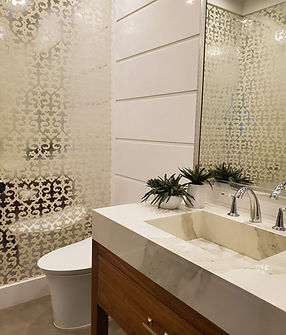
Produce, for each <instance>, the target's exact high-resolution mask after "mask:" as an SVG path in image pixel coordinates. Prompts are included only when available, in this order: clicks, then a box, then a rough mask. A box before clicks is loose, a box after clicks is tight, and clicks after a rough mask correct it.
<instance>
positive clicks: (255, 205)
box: [235, 186, 262, 223]
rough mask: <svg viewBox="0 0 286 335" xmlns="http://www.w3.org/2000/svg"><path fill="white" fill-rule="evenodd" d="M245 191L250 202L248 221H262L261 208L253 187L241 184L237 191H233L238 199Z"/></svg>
mask: <svg viewBox="0 0 286 335" xmlns="http://www.w3.org/2000/svg"><path fill="white" fill-rule="evenodd" d="M246 193H247V195H248V197H249V204H250V222H253V223H259V222H261V221H262V218H261V209H260V204H259V200H258V198H257V196H256V194H255V193H254V191H253V189H252V188H250V187H249V186H243V187H241V188H240V189H239V190H237V192H236V193H235V197H236V198H238V199H242V198H243V197H244V195H245V194H246Z"/></svg>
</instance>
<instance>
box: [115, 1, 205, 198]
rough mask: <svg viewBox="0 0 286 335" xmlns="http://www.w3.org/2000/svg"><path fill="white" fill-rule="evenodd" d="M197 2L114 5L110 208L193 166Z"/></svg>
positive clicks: (198, 2)
mask: <svg viewBox="0 0 286 335" xmlns="http://www.w3.org/2000/svg"><path fill="white" fill-rule="evenodd" d="M200 3H201V0H193V1H190V0H154V1H147V0H114V8H115V11H116V14H115V21H114V37H115V38H114V43H113V53H114V66H113V91H114V92H113V97H114V101H113V111H112V124H113V126H112V127H113V160H112V204H120V203H127V202H137V201H140V198H141V196H142V195H143V193H144V192H145V190H146V187H145V183H146V180H147V179H149V178H152V177H156V176H158V175H163V174H164V173H167V174H169V175H170V174H171V173H174V172H177V171H178V167H184V166H192V163H193V152H194V133H195V114H196V100H197V89H198V60H199V48H200V45H199V42H200V10H201V9H200Z"/></svg>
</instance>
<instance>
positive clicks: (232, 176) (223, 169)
mask: <svg viewBox="0 0 286 335" xmlns="http://www.w3.org/2000/svg"><path fill="white" fill-rule="evenodd" d="M212 173H213V177H214V178H215V180H216V181H218V182H229V183H230V185H232V186H235V184H243V185H250V184H252V181H251V179H250V178H249V177H248V176H246V174H245V172H244V171H243V169H242V168H234V167H232V165H231V164H226V163H221V164H217V165H216V166H215V167H214V169H213V170H212Z"/></svg>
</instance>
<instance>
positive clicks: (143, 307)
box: [91, 241, 226, 335]
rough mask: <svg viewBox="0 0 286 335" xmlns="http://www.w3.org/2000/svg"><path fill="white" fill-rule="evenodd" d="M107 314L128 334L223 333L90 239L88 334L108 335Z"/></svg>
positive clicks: (206, 334)
mask: <svg viewBox="0 0 286 335" xmlns="http://www.w3.org/2000/svg"><path fill="white" fill-rule="evenodd" d="M108 316H111V317H112V318H113V319H114V320H115V321H116V322H117V323H118V324H119V325H120V327H121V328H122V329H123V330H124V331H125V332H126V333H127V334H128V335H203V334H204V335H226V333H225V332H224V331H223V330H222V329H220V328H219V327H217V326H216V325H215V324H213V323H212V322H211V321H209V320H207V319H206V318H205V317H203V316H202V315H201V314H199V313H198V312H196V311H195V310H193V309H192V308H190V307H189V306H187V305H186V304H184V303H183V302H182V301H180V300H179V299H177V298H176V297H174V296H173V295H172V294H170V293H169V292H167V291H166V290H164V289H163V288H162V287H160V286H159V285H158V284H156V283H154V282H153V281H152V280H150V279H149V278H147V277H145V276H144V275H143V274H142V273H140V272H139V271H137V270H136V269H134V268H133V267H131V266H130V265H129V264H127V263H126V262H124V261H123V260H121V259H120V258H119V257H118V256H116V255H114V254H113V253H111V252H110V251H109V250H107V249H105V248H104V247H102V246H101V245H100V244H98V243H96V242H94V241H93V270H92V327H91V329H92V331H91V334H92V335H108Z"/></svg>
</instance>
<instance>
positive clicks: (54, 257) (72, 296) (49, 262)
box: [38, 237, 92, 329]
mask: <svg viewBox="0 0 286 335" xmlns="http://www.w3.org/2000/svg"><path fill="white" fill-rule="evenodd" d="M91 258H92V238H91V237H89V238H87V239H85V240H83V241H80V242H77V243H74V244H71V245H68V246H65V247H63V248H60V249H57V250H54V251H52V252H50V253H48V254H46V255H44V256H43V257H41V258H40V259H39V261H38V267H39V268H41V269H42V270H44V273H45V275H46V276H47V279H48V284H49V288H50V293H51V299H52V306H53V315H54V325H55V326H56V327H57V328H62V329H70V328H78V327H84V326H87V325H89V324H90V314H91V308H90V305H91V266H92V265H91V264H92V263H91Z"/></svg>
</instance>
